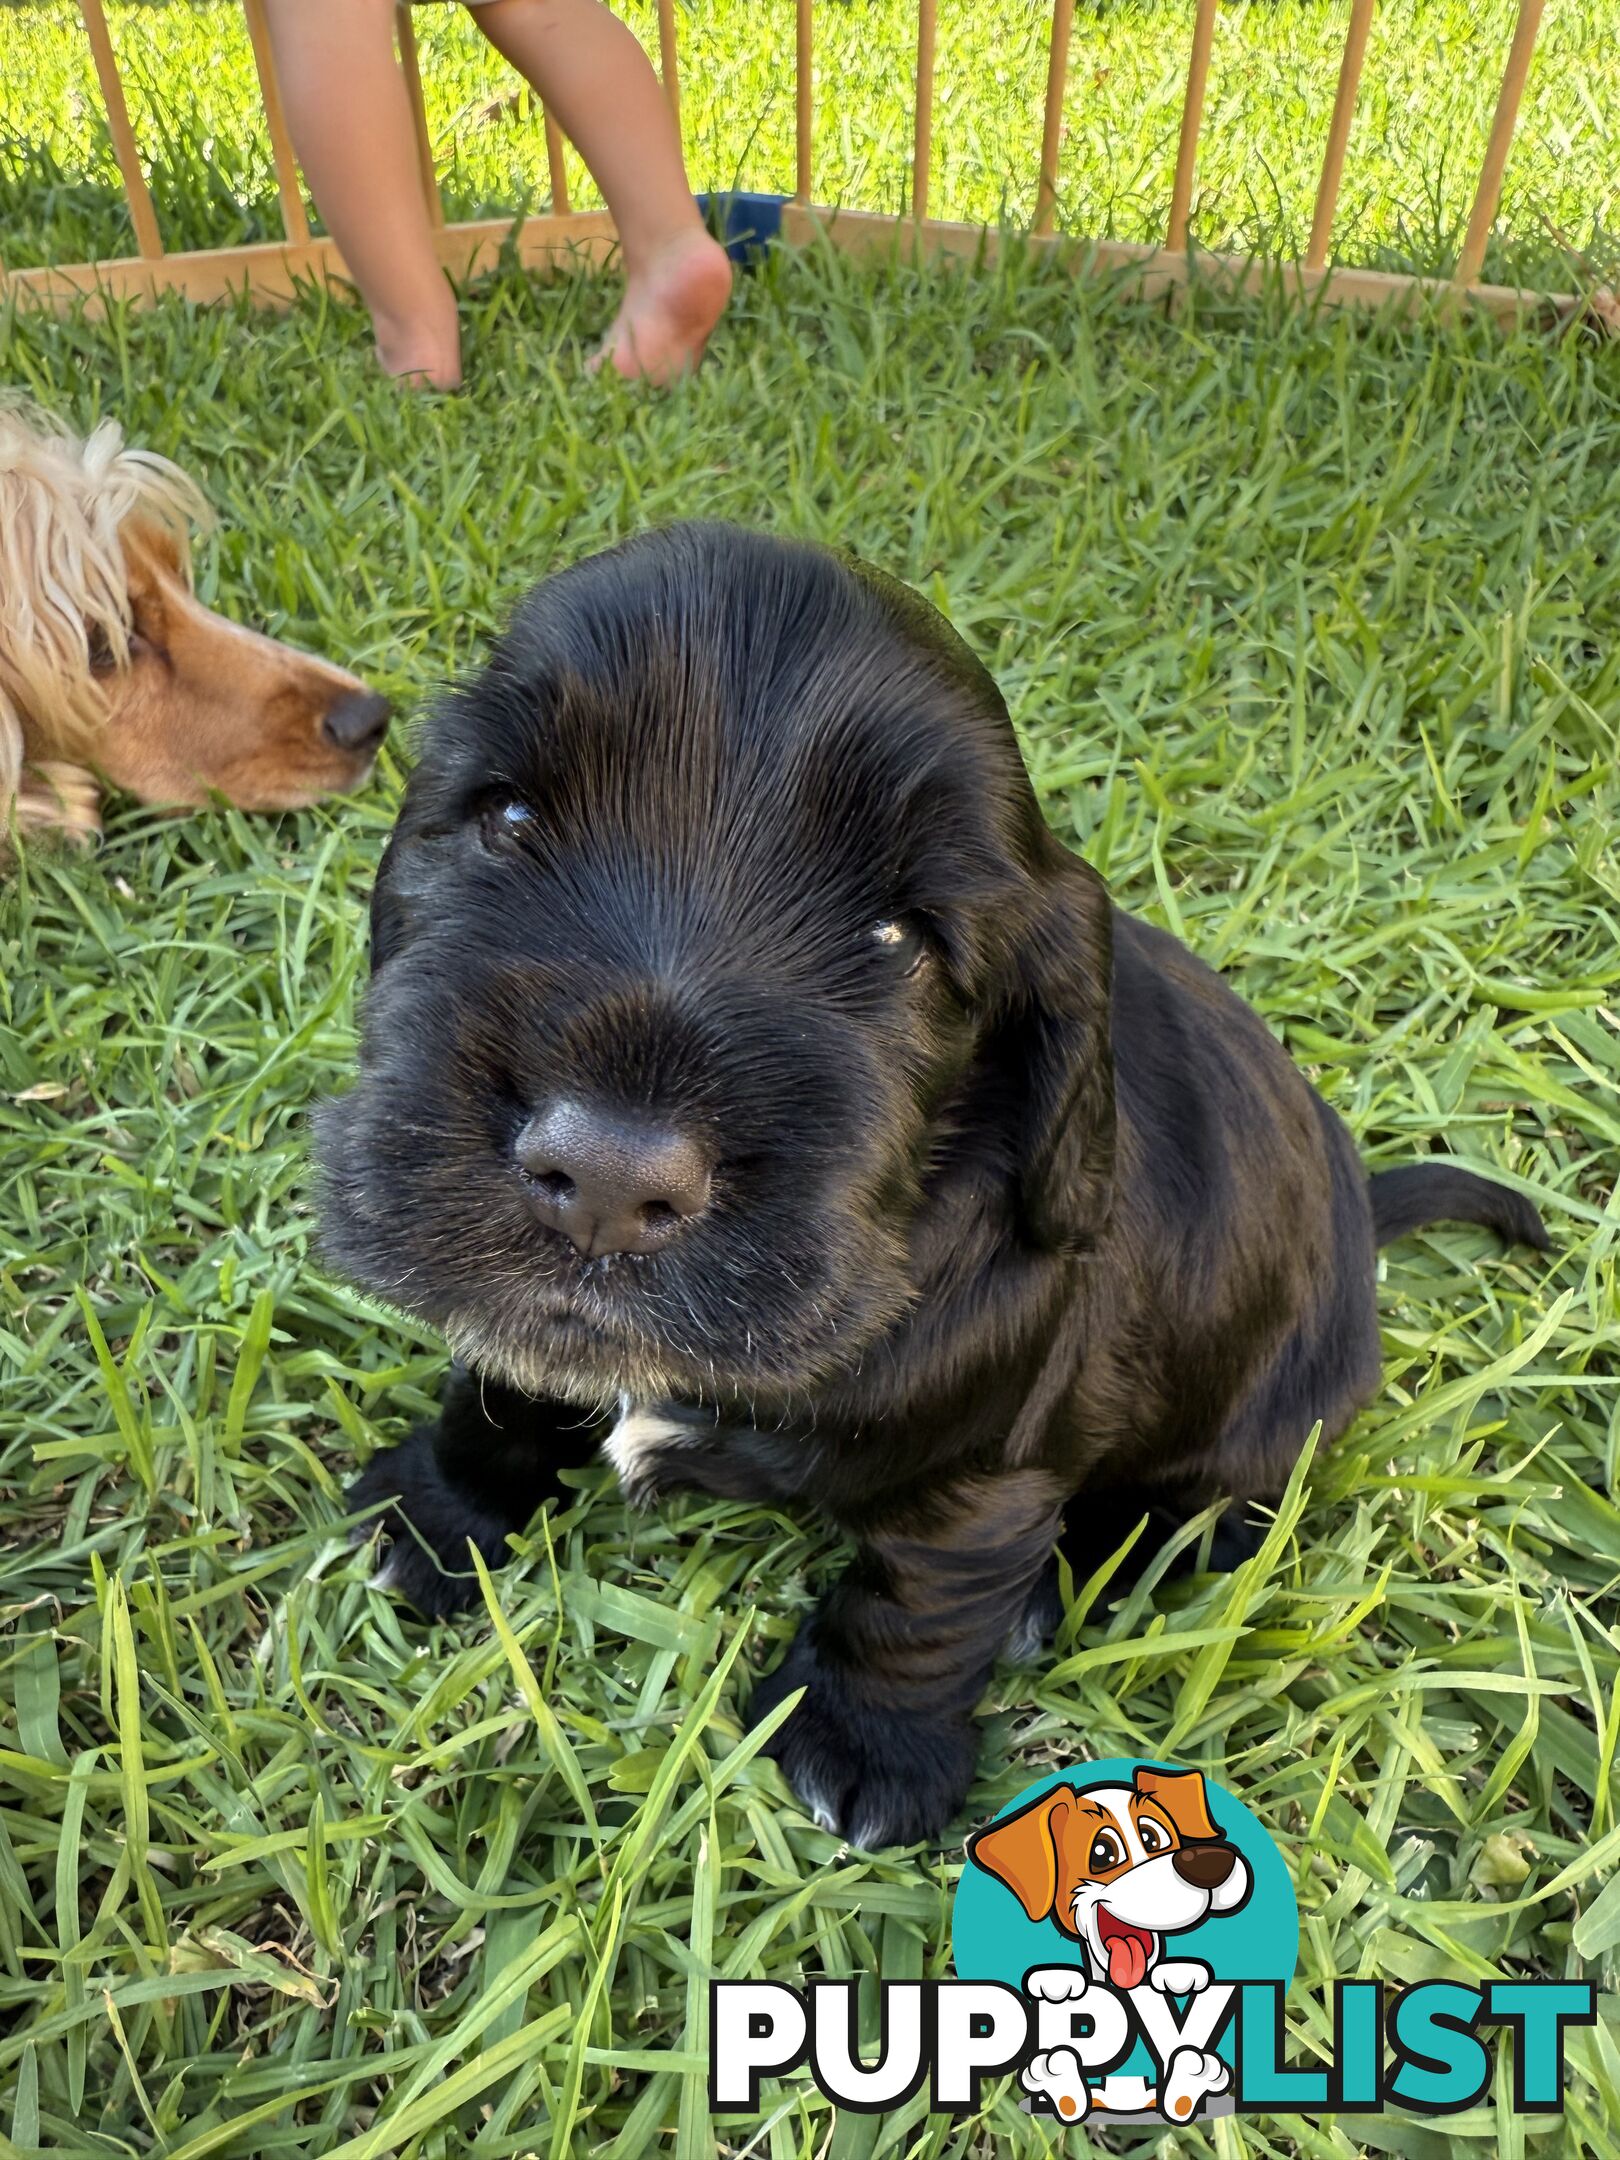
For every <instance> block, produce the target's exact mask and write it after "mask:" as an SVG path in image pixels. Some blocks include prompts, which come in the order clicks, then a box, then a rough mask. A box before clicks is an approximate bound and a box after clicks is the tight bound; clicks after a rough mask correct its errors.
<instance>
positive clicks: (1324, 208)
mask: <svg viewBox="0 0 1620 2160" xmlns="http://www.w3.org/2000/svg"><path fill="white" fill-rule="evenodd" d="M1376 4H1377V0H1350V28H1349V30H1348V31H1347V32H1346V34H1345V40H1344V58H1343V59H1342V60H1341V61H1340V63H1339V87H1338V89H1337V90H1336V91H1335V92H1334V95H1333V118H1332V120H1331V121H1330V122H1329V123H1328V139H1327V150H1326V152H1325V153H1324V155H1323V158H1322V177H1321V180H1320V181H1319V182H1318V183H1317V189H1316V208H1315V210H1314V211H1313V213H1312V216H1311V237H1310V243H1309V245H1308V246H1307V247H1306V250H1305V267H1306V269H1307V270H1320V269H1321V268H1322V266H1323V264H1324V263H1325V262H1326V261H1327V257H1328V248H1329V246H1330V244H1331V242H1332V239H1333V216H1334V212H1335V211H1336V210H1337V209H1338V207H1339V189H1340V187H1341V185H1342V184H1343V181H1344V154H1345V151H1346V150H1347V149H1348V147H1349V143H1350V123H1351V122H1352V121H1353V120H1354V119H1355V116H1356V92H1357V91H1358V90H1359V89H1360V88H1361V64H1362V62H1363V60H1365V58H1366V57H1367V32H1368V31H1369V30H1370V29H1371V27H1372V19H1373V8H1374V7H1375V6H1376Z"/></svg>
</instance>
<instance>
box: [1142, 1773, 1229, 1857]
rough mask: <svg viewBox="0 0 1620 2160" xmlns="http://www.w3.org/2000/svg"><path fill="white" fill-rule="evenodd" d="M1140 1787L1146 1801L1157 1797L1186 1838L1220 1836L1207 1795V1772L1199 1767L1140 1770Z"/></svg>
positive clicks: (1195, 1838) (1198, 1838)
mask: <svg viewBox="0 0 1620 2160" xmlns="http://www.w3.org/2000/svg"><path fill="white" fill-rule="evenodd" d="M1136 1789H1137V1791H1138V1792H1139V1793H1140V1794H1141V1795H1142V1797H1143V1799H1144V1800H1156V1801H1157V1802H1158V1804H1159V1806H1160V1807H1162V1808H1163V1809H1164V1812H1165V1813H1166V1814H1167V1815H1168V1816H1169V1818H1170V1820H1171V1821H1172V1822H1173V1823H1174V1824H1175V1826H1176V1828H1177V1829H1178V1830H1179V1831H1180V1832H1181V1834H1182V1836H1183V1837H1184V1838H1191V1839H1192V1840H1193V1841H1194V1842H1195V1843H1196V1842H1198V1841H1200V1840H1204V1839H1210V1838H1218V1837H1219V1836H1220V1834H1221V1833H1220V1832H1219V1830H1217V1829H1216V1827H1215V1825H1214V1823H1213V1822H1212V1821H1211V1820H1210V1813H1209V1803H1208V1801H1207V1800H1206V1799H1205V1797H1204V1779H1203V1774H1202V1772H1200V1771H1197V1770H1138V1771H1137V1773H1136Z"/></svg>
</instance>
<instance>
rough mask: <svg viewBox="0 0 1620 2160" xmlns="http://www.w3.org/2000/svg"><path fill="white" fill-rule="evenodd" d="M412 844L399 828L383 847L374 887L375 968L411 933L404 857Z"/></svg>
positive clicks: (372, 961) (373, 948) (372, 906)
mask: <svg viewBox="0 0 1620 2160" xmlns="http://www.w3.org/2000/svg"><path fill="white" fill-rule="evenodd" d="M409 846H410V842H409V841H408V840H404V841H402V840H401V838H400V835H399V833H398V831H397V830H396V831H395V832H394V834H393V835H392V837H391V838H390V840H389V842H388V845H387V846H386V847H385V848H384V849H383V851H382V860H381V862H379V863H378V865H377V878H376V882H375V884H373V886H372V888H371V972H372V974H373V975H375V974H376V972H377V970H378V969H379V968H380V967H381V966H382V964H383V962H384V961H385V960H386V959H388V958H389V956H390V955H391V954H393V953H395V952H397V951H398V950H399V948H400V947H401V946H402V945H403V944H404V943H405V941H406V939H407V938H408V937H409V935H410V928H411V916H410V908H409V904H408V901H407V898H406V885H407V882H408V881H407V879H406V877H405V874H404V865H403V863H402V860H401V857H402V855H403V853H404V851H405V850H406V849H407V848H408V847H409Z"/></svg>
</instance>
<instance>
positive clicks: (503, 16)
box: [474, 0, 731, 382]
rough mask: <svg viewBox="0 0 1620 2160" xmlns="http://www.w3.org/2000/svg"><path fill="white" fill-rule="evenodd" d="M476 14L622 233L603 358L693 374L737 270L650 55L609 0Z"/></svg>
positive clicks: (654, 372)
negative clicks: (705, 215) (617, 303)
mask: <svg viewBox="0 0 1620 2160" xmlns="http://www.w3.org/2000/svg"><path fill="white" fill-rule="evenodd" d="M474 17H475V20H476V21H477V23H478V25H479V28H480V29H481V30H483V32H484V33H485V35H486V36H487V37H488V38H489V40H490V42H491V44H493V45H494V46H496V47H497V48H498V50H499V51H501V52H502V53H504V54H505V56H506V58H507V59H508V60H510V61H511V63H512V65H513V66H514V67H515V68H517V69H518V70H519V71H520V72H521V73H522V74H524V75H526V76H527V77H528V79H529V81H530V82H532V83H533V84H534V86H535V88H536V89H537V90H538V91H539V92H540V95H541V96H542V97H543V98H544V99H545V101H546V104H547V105H548V106H549V108H550V109H551V111H552V112H553V113H554V114H555V115H556V118H557V121H558V123H559V125H560V126H561V127H562V129H563V130H564V132H565V133H566V134H567V135H568V136H569V137H570V138H571V139H572V140H573V142H574V143H575V144H576V145H577V146H578V149H579V153H580V155H581V157H583V158H584V160H585V162H586V164H587V165H588V166H589V167H590V169H591V173H592V175H593V177H594V178H595V181H596V184H597V186H598V187H599V188H600V189H601V190H602V193H603V195H604V196H605V197H606V199H607V206H608V208H609V209H610V210H611V211H612V213H613V222H614V223H615V225H617V227H618V229H619V240H620V244H621V246H622V247H623V250H624V268H625V291H624V301H623V304H622V306H621V307H620V309H619V313H618V316H617V318H616V319H615V321H614V324H613V327H612V329H611V330H610V331H609V332H608V334H607V339H606V341H605V343H604V344H603V347H602V352H601V354H600V355H599V358H602V359H607V360H611V361H612V363H613V365H614V367H615V368H617V370H618V371H619V373H620V374H621V375H630V376H634V375H645V376H648V377H650V378H651V380H652V381H654V382H667V381H668V380H669V379H670V378H671V377H672V376H676V375H679V374H682V373H683V372H684V371H685V370H686V369H688V368H691V367H695V366H696V365H697V362H698V361H699V360H700V359H701V357H702V354H703V347H704V344H705V342H706V341H707V339H708V335H709V332H710V331H711V330H712V329H713V328H714V326H715V324H716V323H717V322H718V321H719V320H720V317H721V315H722V313H723V312H724V310H725V305H726V302H727V300H728V299H729V298H730V297H731V264H730V262H729V260H728V259H727V256H726V252H725V249H724V248H722V247H721V246H720V245H719V243H718V242H717V241H715V240H712V239H711V238H710V237H709V235H708V233H707V232H706V231H705V230H704V226H703V220H702V219H701V218H700V217H699V215H698V211H697V205H696V204H695V203H694V202H693V200H692V191H691V188H690V187H689V186H688V184H687V179H686V168H685V166H684V165H683V164H682V162H681V145H680V139H679V137H678V136H677V134H676V131H675V118H674V115H673V113H671V111H670V109H669V104H668V101H667V100H666V98H665V96H664V93H663V91H662V90H661V89H660V87H659V83H658V78H657V76H656V75H654V73H653V71H652V66H651V63H650V62H649V60H648V59H647V56H646V54H645V53H644V52H643V51H642V49H641V47H640V45H639V44H638V43H637V41H636V39H635V37H634V35H633V34H632V33H631V32H630V31H629V30H628V29H626V27H625V25H624V24H623V23H621V22H619V21H617V20H616V19H615V18H614V17H613V16H612V15H610V14H609V12H608V10H607V9H606V8H605V7H604V6H602V5H601V0H484V4H483V5H481V6H478V7H476V8H475V9H474Z"/></svg>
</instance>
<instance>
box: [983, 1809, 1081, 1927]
mask: <svg viewBox="0 0 1620 2160" xmlns="http://www.w3.org/2000/svg"><path fill="white" fill-rule="evenodd" d="M1070 1798H1071V1796H1070V1793H1069V1790H1068V1787H1067V1786H1065V1785H1055V1786H1054V1787H1053V1788H1052V1790H1051V1791H1050V1792H1049V1793H1042V1795H1041V1797H1040V1798H1039V1799H1038V1800H1032V1801H1031V1802H1030V1804H1029V1806H1028V1807H1027V1808H1020V1809H1019V1811H1018V1813H1017V1814H1016V1815H1008V1816H1005V1817H1003V1819H1002V1820H1001V1821H1000V1822H993V1823H991V1824H990V1826H989V1827H988V1829H984V1830H975V1831H974V1833H973V1835H972V1836H971V1837H970V1838H969V1839H968V1841H967V1854H968V1858H969V1859H970V1860H972V1861H973V1862H975V1863H976V1865H977V1866H979V1867H982V1868H983V1869H984V1870H985V1872H986V1873H987V1874H989V1875H994V1876H995V1877H996V1879H997V1881H998V1882H1004V1883H1005V1884H1006V1885H1007V1888H1008V1889H1009V1890H1010V1891H1011V1892H1012V1894H1013V1896H1014V1897H1015V1898H1017V1900H1018V1902H1019V1904H1020V1905H1022V1906H1023V1908H1024V1910H1025V1912H1026V1913H1027V1914H1028V1915H1029V1917H1030V1919H1031V1920H1044V1919H1046V1918H1047V1917H1048V1915H1049V1914H1050V1913H1051V1912H1052V1911H1053V1909H1054V1908H1055V1906H1056V1904H1057V1896H1058V1855H1057V1840H1058V1833H1059V1831H1060V1830H1061V1829H1062V1827H1063V1825H1064V1823H1065V1822H1066V1821H1067V1820H1068V1817H1069V1807H1070Z"/></svg>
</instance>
